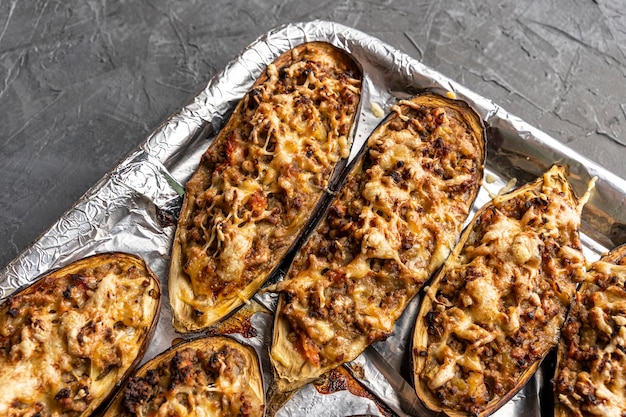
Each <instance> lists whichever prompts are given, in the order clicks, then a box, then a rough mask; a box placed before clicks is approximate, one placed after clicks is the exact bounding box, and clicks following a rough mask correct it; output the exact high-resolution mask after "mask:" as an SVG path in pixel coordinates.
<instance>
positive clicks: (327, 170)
mask: <svg viewBox="0 0 626 417" xmlns="http://www.w3.org/2000/svg"><path fill="white" fill-rule="evenodd" d="M360 88H361V72H360V69H359V67H358V65H357V64H356V63H355V61H353V60H352V58H351V57H350V56H349V55H348V54H347V53H345V52H343V51H341V50H339V49H337V48H335V47H333V46H332V45H330V44H327V43H322V42H311V43H307V44H303V45H299V46H297V47H295V48H293V49H292V50H290V51H288V52H286V53H284V54H283V55H281V56H280V57H278V58H277V59H276V61H275V62H274V63H272V64H270V65H269V66H268V68H267V69H266V71H265V72H264V73H263V74H262V75H261V76H260V78H259V79H258V80H257V81H256V82H255V84H254V85H253V87H252V88H251V89H250V91H249V92H248V93H247V94H246V96H244V98H243V99H242V100H241V101H240V103H239V104H238V106H237V108H236V109H235V110H234V113H233V115H232V116H231V117H230V119H229V121H228V123H227V124H226V126H225V127H224V128H223V129H222V130H221V131H220V133H219V135H218V136H217V138H216V139H215V141H214V142H213V143H212V144H211V146H210V147H209V149H208V150H207V151H206V153H205V154H204V155H203V157H202V160H201V162H200V166H199V167H198V169H197V171H196V172H195V173H194V175H193V176H192V178H191V179H190V180H189V181H188V183H187V185H186V195H185V200H184V202H183V207H182V211H181V215H180V219H179V223H178V227H177V230H176V236H175V239H174V244H173V247H172V262H171V266H170V280H169V283H170V284H169V288H170V302H171V304H172V309H173V312H174V327H175V328H176V330H177V331H179V332H190V331H197V330H201V329H203V328H206V327H208V326H210V325H211V324H213V323H215V322H216V321H218V320H219V319H221V318H222V317H224V316H226V315H227V314H229V313H230V312H231V311H233V310H234V309H235V308H237V307H239V306H241V305H242V304H243V303H244V302H246V301H247V300H248V299H249V298H251V297H252V295H254V293H255V292H256V291H257V290H258V289H259V288H260V287H261V285H262V284H263V283H264V282H265V280H266V278H267V277H268V276H269V274H270V273H271V271H272V270H273V269H274V267H275V266H276V265H277V263H278V261H279V260H280V259H281V258H282V257H283V256H284V255H285V253H286V252H287V250H288V249H289V248H290V247H291V246H292V244H293V243H294V241H295V240H296V239H297V237H298V236H299V235H300V233H301V231H302V229H303V227H304V226H305V224H306V223H307V222H308V221H309V219H310V217H311V214H312V213H313V210H314V209H315V207H316V205H317V203H318V201H319V199H320V197H321V196H322V194H323V192H324V191H325V189H326V187H327V186H328V185H329V181H330V179H331V177H332V175H333V172H334V170H335V168H336V167H337V165H338V164H339V163H340V161H342V160H344V159H345V158H347V157H348V155H349V151H350V132H351V128H352V124H353V121H354V119H355V115H356V112H357V108H358V105H359V100H360Z"/></svg>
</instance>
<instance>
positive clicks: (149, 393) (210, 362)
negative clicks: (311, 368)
mask: <svg viewBox="0 0 626 417" xmlns="http://www.w3.org/2000/svg"><path fill="white" fill-rule="evenodd" d="M263 409H264V392H263V380H262V376H261V369H260V367H259V361H258V357H257V354H256V352H255V350H254V349H253V348H252V347H250V346H247V345H244V344H242V343H240V342H238V341H236V340H234V339H232V338H230V337H228V336H210V337H202V338H198V339H194V340H190V341H186V342H182V343H179V344H177V345H175V346H173V347H172V348H170V349H168V350H166V351H165V352H163V353H161V354H160V355H158V356H156V357H155V358H153V359H151V360H150V361H148V362H146V363H145V364H144V365H142V366H141V367H140V368H139V369H138V370H137V372H135V373H134V374H133V375H132V376H131V377H130V378H129V379H128V381H127V383H126V384H125V385H124V387H123V388H122V389H121V390H120V391H119V393H118V394H117V395H116V396H115V399H114V400H113V402H112V403H111V405H110V406H109V407H108V408H107V410H106V412H105V414H104V417H151V416H177V417H185V416H189V417H192V416H193V417H196V416H206V417H218V416H219V417H227V416H233V417H236V416H237V417H253V416H258V417H261V416H263Z"/></svg>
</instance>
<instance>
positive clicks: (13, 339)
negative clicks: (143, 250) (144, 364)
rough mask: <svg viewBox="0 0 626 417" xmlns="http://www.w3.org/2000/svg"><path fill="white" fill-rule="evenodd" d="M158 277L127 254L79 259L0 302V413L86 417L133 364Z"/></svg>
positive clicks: (153, 319)
mask: <svg viewBox="0 0 626 417" xmlns="http://www.w3.org/2000/svg"><path fill="white" fill-rule="evenodd" d="M160 307H161V289H160V284H159V280H158V279H157V277H156V276H155V275H154V273H153V272H152V271H151V270H150V268H149V267H148V265H147V264H146V263H145V262H144V261H143V260H142V259H141V258H139V257H137V256H135V255H131V254H126V253H120V252H113V253H104V254H98V255H93V256H90V257H87V258H83V259H81V260H78V261H76V262H74V263H71V264H69V265H67V266H64V267H62V268H60V269H57V270H55V271H53V272H50V273H47V274H46V275H44V276H43V277H41V278H40V279H38V280H37V281H35V282H34V283H33V284H31V285H30V286H28V287H26V288H25V289H23V290H21V291H19V292H17V293H15V294H13V295H11V296H10V297H9V298H8V299H7V300H5V302H4V303H3V304H2V305H0V415H2V416H11V417H13V416H15V417H17V416H35V415H36V416H67V417H83V416H88V415H90V414H91V413H92V412H94V410H96V409H97V408H98V407H99V406H100V405H102V404H103V403H104V402H106V400H107V399H108V398H110V396H111V395H112V394H113V392H114V390H115V388H116V387H117V386H118V384H120V383H121V381H122V380H123V379H124V378H125V377H126V375H127V374H128V373H130V371H131V370H132V369H133V368H134V367H135V366H136V365H137V364H138V363H139V361H140V360H141V358H142V357H143V354H144V352H145V349H146V347H147V345H148V343H149V341H150V339H151V337H152V335H153V333H154V329H155V328H156V323H157V319H158V317H159V312H160Z"/></svg>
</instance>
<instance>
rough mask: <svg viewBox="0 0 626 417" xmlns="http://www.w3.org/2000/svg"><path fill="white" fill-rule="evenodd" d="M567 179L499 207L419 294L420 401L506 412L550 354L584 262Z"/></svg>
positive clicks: (483, 213) (507, 198)
mask: <svg viewBox="0 0 626 417" xmlns="http://www.w3.org/2000/svg"><path fill="white" fill-rule="evenodd" d="M587 195H588V194H586V195H585V197H583V198H581V199H580V200H579V199H578V198H577V197H576V196H575V195H574V192H573V190H572V188H571V186H570V184H569V182H568V180H567V177H566V170H565V168H564V167H561V166H554V167H552V168H551V169H550V170H549V171H547V172H546V173H545V174H544V175H543V177H540V178H539V179H537V180H536V181H535V182H533V183H530V184H527V185H525V186H522V187H520V188H519V189H517V190H515V191H513V192H511V193H508V194H504V195H501V196H497V197H495V198H494V199H493V200H492V201H491V202H490V203H488V204H486V205H485V206H484V207H482V208H481V209H480V210H479V211H478V213H477V214H476V215H475V217H474V219H473V220H472V222H471V223H470V225H469V226H468V227H467V229H466V231H464V232H463V235H462V236H461V240H460V241H459V243H458V245H457V246H456V248H455V249H454V251H453V253H452V255H451V256H450V258H448V260H447V261H446V263H445V265H444V267H443V268H442V270H441V271H440V272H439V273H438V274H437V276H436V278H435V279H434V280H433V282H432V284H430V286H429V288H427V289H426V290H425V294H424V297H423V299H422V304H421V306H420V309H419V313H418V317H417V323H416V326H415V331H414V339H413V351H412V358H413V363H414V383H415V389H416V391H417V394H418V397H419V398H420V399H421V400H422V401H423V403H424V404H425V405H426V406H427V407H428V408H430V409H432V410H435V411H443V412H445V413H446V414H447V415H450V416H485V415H488V414H490V413H492V412H494V411H495V410H497V409H498V408H499V407H500V406H502V405H503V404H504V403H505V402H506V401H508V400H509V399H510V398H511V397H512V396H513V395H514V394H515V393H516V392H517V391H519V389H521V388H522V387H523V386H524V384H525V383H526V382H527V381H528V379H529V378H530V377H531V376H532V375H533V373H534V372H535V370H536V369H537V367H538V366H539V364H540V362H541V361H542V359H543V358H544V357H545V355H546V354H547V353H548V351H549V350H550V349H552V348H553V347H555V346H556V344H557V342H558V338H559V334H560V329H561V326H562V324H563V321H564V320H565V314H566V312H567V309H568V307H569V305H570V302H571V300H572V298H573V297H574V293H575V291H576V286H577V285H578V284H579V283H580V282H581V281H582V279H583V273H584V266H585V260H584V257H583V252H582V245H581V243H580V238H579V227H580V214H581V210H582V206H583V204H584V202H585V201H586V198H587V197H586V196H587Z"/></svg>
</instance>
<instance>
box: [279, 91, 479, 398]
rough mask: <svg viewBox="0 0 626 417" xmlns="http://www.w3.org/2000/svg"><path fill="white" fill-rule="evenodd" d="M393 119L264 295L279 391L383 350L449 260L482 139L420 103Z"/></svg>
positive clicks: (435, 105) (450, 110)
mask: <svg viewBox="0 0 626 417" xmlns="http://www.w3.org/2000/svg"><path fill="white" fill-rule="evenodd" d="M392 110H393V111H392V115H391V116H390V117H389V118H388V119H386V120H385V121H384V122H383V123H382V124H381V125H380V126H379V128H377V129H376V131H375V132H374V133H373V134H372V135H371V136H370V138H369V139H368V144H367V147H366V151H365V152H364V153H363V156H362V158H360V159H359V160H358V162H357V163H356V164H355V165H354V167H353V168H352V169H351V171H350V173H349V176H348V177H347V179H346V181H345V183H344V184H343V186H342V188H341V189H340V191H339V193H338V195H337V197H336V198H335V200H334V201H333V202H332V204H331V205H330V208H329V209H328V211H327V213H326V215H325V217H324V219H323V220H322V222H321V223H320V224H319V225H318V226H317V228H316V230H315V231H314V233H313V234H312V235H311V237H310V238H309V239H308V240H307V242H306V243H305V245H304V246H303V248H301V249H300V251H299V252H298V254H297V255H296V258H295V260H294V262H293V264H292V265H291V268H290V270H289V272H288V274H287V277H286V279H285V280H284V281H283V282H281V283H279V284H277V285H276V287H275V288H274V290H276V291H280V292H281V297H280V301H279V305H278V307H277V314H276V318H275V324H274V339H273V343H272V349H271V352H270V358H271V360H272V364H273V366H274V369H275V371H276V377H277V378H276V381H277V385H278V389H279V390H282V391H285V390H293V389H296V388H298V387H300V386H302V385H304V384H306V383H307V382H310V381H311V380H313V379H315V378H317V377H318V376H320V375H321V374H322V373H324V372H326V371H327V370H329V369H332V368H334V367H336V366H339V365H340V364H342V363H345V362H347V361H350V360H352V359H354V358H355V357H356V356H358V355H359V354H360V353H361V352H362V351H363V350H364V349H365V348H366V347H367V346H368V345H369V344H371V343H372V342H374V341H377V340H383V339H385V338H387V337H388V336H389V335H390V334H391V332H392V329H393V326H394V324H395V321H396V320H397V319H398V317H399V316H400V315H401V314H402V312H403V311H404V308H405V307H406V305H407V304H408V302H409V301H410V300H411V299H412V298H413V296H414V295H415V294H416V293H417V292H418V291H419V289H420V288H421V286H422V285H423V284H424V282H425V281H426V280H427V279H428V278H429V276H430V274H431V273H432V272H434V271H435V270H436V269H437V268H438V267H439V266H440V265H441V263H443V260H444V259H445V257H446V256H447V255H448V253H449V251H450V250H451V248H452V246H453V245H454V243H455V241H456V239H457V237H458V234H459V232H460V230H461V227H462V223H463V222H464V220H465V219H466V217H467V215H468V213H469V210H470V207H471V205H472V202H473V200H474V198H475V196H476V193H477V192H478V188H479V184H480V180H481V178H482V164H483V158H484V136H483V129H482V123H481V121H480V119H479V118H478V116H477V115H476V114H475V113H473V112H472V111H471V109H470V108H469V107H467V106H466V105H465V104H464V103H462V102H458V101H454V100H449V99H446V98H444V97H441V96H438V95H435V94H423V95H420V96H417V97H414V98H413V99H411V100H407V101H402V102H400V103H399V104H398V105H397V106H395V107H394V108H393V109H392Z"/></svg>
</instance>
